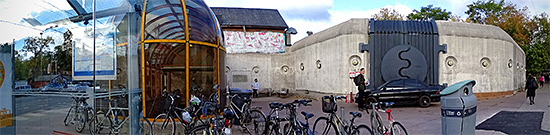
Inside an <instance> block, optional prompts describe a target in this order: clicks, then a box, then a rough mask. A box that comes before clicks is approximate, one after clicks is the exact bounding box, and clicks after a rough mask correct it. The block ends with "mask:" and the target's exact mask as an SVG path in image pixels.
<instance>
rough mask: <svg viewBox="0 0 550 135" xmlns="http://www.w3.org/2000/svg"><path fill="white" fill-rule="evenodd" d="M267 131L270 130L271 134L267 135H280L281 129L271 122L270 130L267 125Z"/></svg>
mask: <svg viewBox="0 0 550 135" xmlns="http://www.w3.org/2000/svg"><path fill="white" fill-rule="evenodd" d="M266 129H267V130H269V132H268V133H267V135H280V134H281V133H280V130H281V129H280V127H279V126H278V124H275V122H270V123H269V129H268V126H267V125H266Z"/></svg>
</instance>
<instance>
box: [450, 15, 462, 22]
mask: <svg viewBox="0 0 550 135" xmlns="http://www.w3.org/2000/svg"><path fill="white" fill-rule="evenodd" d="M449 21H451V22H464V20H462V19H460V16H458V15H451V18H449Z"/></svg>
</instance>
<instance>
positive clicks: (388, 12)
mask: <svg viewBox="0 0 550 135" xmlns="http://www.w3.org/2000/svg"><path fill="white" fill-rule="evenodd" d="M372 18H374V19H375V20H399V21H402V20H403V15H401V14H399V12H397V11H396V10H395V9H390V8H380V13H378V14H374V15H372Z"/></svg>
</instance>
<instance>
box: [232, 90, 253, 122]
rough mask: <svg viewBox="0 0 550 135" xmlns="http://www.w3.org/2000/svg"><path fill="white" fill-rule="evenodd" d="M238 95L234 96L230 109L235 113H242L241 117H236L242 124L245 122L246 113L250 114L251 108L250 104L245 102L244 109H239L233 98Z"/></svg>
mask: <svg viewBox="0 0 550 135" xmlns="http://www.w3.org/2000/svg"><path fill="white" fill-rule="evenodd" d="M235 96H236V95H233V96H231V98H230V100H231V105H230V107H229V109H231V111H233V112H237V111H238V113H240V114H241V115H235V117H237V119H238V120H239V121H240V122H243V121H244V119H243V118H242V117H244V116H245V113H249V112H247V111H248V106H249V103H248V102H245V103H244V104H243V106H242V108H240V109H239V107H237V105H236V104H235V103H234V102H233V98H234V97H235Z"/></svg>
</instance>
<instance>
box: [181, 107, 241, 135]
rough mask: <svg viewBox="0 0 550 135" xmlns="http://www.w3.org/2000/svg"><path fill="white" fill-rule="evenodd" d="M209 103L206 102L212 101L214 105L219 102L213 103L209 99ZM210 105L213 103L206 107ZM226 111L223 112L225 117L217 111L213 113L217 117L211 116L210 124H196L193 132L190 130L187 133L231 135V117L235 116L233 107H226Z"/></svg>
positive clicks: (196, 134) (195, 134) (194, 134)
mask: <svg viewBox="0 0 550 135" xmlns="http://www.w3.org/2000/svg"><path fill="white" fill-rule="evenodd" d="M207 102H208V103H206V104H209V103H211V104H212V105H214V104H216V105H217V103H212V102H209V101H207ZM209 106H211V105H206V107H207V108H208V107H209ZM224 110H225V111H224V112H223V115H221V116H223V117H221V116H220V115H218V114H217V113H215V112H214V113H212V114H213V115H215V117H213V118H210V120H209V122H210V124H203V125H199V126H196V127H194V128H193V129H191V132H188V133H187V134H192V135H230V134H231V119H233V118H234V116H235V115H234V113H233V112H232V111H231V109H228V108H225V109H224Z"/></svg>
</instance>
